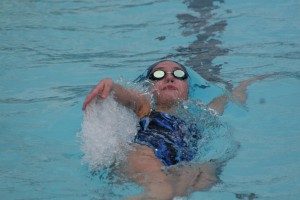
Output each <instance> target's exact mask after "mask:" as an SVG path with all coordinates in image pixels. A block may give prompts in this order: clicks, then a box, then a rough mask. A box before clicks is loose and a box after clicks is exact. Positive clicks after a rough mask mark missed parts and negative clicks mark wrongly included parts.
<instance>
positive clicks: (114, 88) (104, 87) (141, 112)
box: [82, 78, 151, 117]
mask: <svg viewBox="0 0 300 200" xmlns="http://www.w3.org/2000/svg"><path fill="white" fill-rule="evenodd" d="M110 93H113V95H114V99H115V100H116V101H117V102H118V103H120V104H122V105H124V106H126V107H128V108H130V109H132V110H133V111H134V112H135V113H136V115H137V116H138V117H143V116H145V115H146V114H148V113H149V112H150V109H151V107H150V103H149V101H148V100H147V99H146V98H145V97H144V96H143V95H141V94H140V93H139V92H138V91H136V90H128V89H126V88H124V87H123V86H121V85H119V84H116V83H114V82H113V81H112V79H111V78H106V79H103V80H101V81H100V82H99V83H98V84H97V86H96V87H95V88H94V89H93V90H92V91H91V92H90V94H89V95H88V96H87V97H86V99H85V101H84V103H83V106H82V110H85V109H86V107H87V105H88V104H89V103H90V102H91V101H92V100H93V99H94V98H96V97H100V98H102V99H105V98H107V97H108V96H109V94H110Z"/></svg>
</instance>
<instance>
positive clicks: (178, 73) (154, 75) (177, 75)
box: [149, 69, 188, 81]
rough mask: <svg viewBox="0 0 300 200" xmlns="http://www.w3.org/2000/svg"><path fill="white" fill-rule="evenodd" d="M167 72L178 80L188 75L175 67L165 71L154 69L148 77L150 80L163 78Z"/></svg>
mask: <svg viewBox="0 0 300 200" xmlns="http://www.w3.org/2000/svg"><path fill="white" fill-rule="evenodd" d="M167 74H172V75H173V76H174V78H176V79H179V80H185V79H187V77H188V75H187V73H186V72H185V71H183V70H181V69H176V70H174V71H173V72H165V71H163V70H161V69H159V70H156V71H154V72H153V73H152V74H150V76H149V79H150V80H152V81H157V80H161V79H163V78H164V77H165V76H166V75H167Z"/></svg>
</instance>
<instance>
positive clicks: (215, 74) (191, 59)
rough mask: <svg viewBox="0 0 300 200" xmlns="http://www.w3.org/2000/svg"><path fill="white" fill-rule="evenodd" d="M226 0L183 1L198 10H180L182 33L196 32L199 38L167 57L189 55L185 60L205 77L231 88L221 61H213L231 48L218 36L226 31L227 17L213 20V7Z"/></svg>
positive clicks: (189, 7)
mask: <svg viewBox="0 0 300 200" xmlns="http://www.w3.org/2000/svg"><path fill="white" fill-rule="evenodd" d="M223 2H224V1H222V0H186V1H185V2H184V3H185V4H186V5H187V7H188V9H190V10H192V11H194V12H195V14H194V15H192V14H178V15H177V18H178V20H179V23H180V28H181V29H182V30H183V31H182V35H183V36H191V35H194V36H195V37H196V40H195V41H193V42H192V43H191V44H189V45H188V46H186V47H182V46H181V47H178V48H177V52H178V53H177V54H176V55H168V56H166V57H184V58H185V60H186V59H187V60H186V63H185V64H186V65H187V66H190V67H192V68H193V69H194V70H195V71H196V72H197V73H199V74H200V75H201V76H202V77H203V78H205V79H206V80H208V81H212V82H218V83H223V84H225V85H226V86H227V87H228V88H231V85H230V84H229V83H228V82H226V81H225V80H223V79H222V78H220V77H219V74H220V70H221V68H222V64H217V65H214V64H213V60H214V59H215V58H216V57H218V56H223V55H226V54H227V53H228V51H229V50H228V49H226V48H222V47H220V46H221V44H222V41H220V40H218V39H217V37H218V35H219V34H221V33H222V32H223V31H224V29H225V27H226V25H227V23H226V21H225V20H217V21H213V23H212V20H213V17H214V14H213V11H214V10H216V9H218V8H219V7H218V6H216V5H215V4H216V3H223ZM227 12H230V11H227Z"/></svg>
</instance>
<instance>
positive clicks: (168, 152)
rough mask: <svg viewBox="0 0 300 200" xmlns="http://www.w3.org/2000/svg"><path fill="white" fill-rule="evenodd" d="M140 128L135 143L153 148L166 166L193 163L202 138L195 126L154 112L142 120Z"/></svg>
mask: <svg viewBox="0 0 300 200" xmlns="http://www.w3.org/2000/svg"><path fill="white" fill-rule="evenodd" d="M139 126H140V127H139V131H138V133H137V135H136V136H135V138H134V142H135V143H138V144H141V145H146V146H148V147H150V148H152V149H153V151H154V153H155V155H156V157H157V158H158V159H159V160H160V161H161V162H163V163H164V165H165V166H170V165H175V164H177V163H179V162H182V161H191V160H192V159H193V158H194V156H195V155H196V153H197V151H198V149H197V143H198V140H199V139H200V138H201V136H200V133H199V131H198V129H197V127H196V125H195V124H189V125H188V124H187V123H186V122H185V121H183V120H182V119H180V118H178V117H175V116H172V115H169V114H166V113H162V112H155V111H152V112H151V113H150V115H148V116H146V117H144V118H142V119H141V120H140V123H139Z"/></svg>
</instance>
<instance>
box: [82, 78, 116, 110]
mask: <svg viewBox="0 0 300 200" xmlns="http://www.w3.org/2000/svg"><path fill="white" fill-rule="evenodd" d="M112 85H113V82H112V80H111V79H103V80H102V81H100V83H99V84H98V85H97V86H96V87H95V88H94V89H93V90H92V92H91V93H90V94H89V95H88V96H87V97H86V99H85V101H84V103H83V106H82V110H85V109H86V107H87V105H88V104H89V103H90V102H91V101H92V100H93V99H94V98H95V97H97V96H100V97H102V98H106V97H107V96H108V95H109V94H110V92H111V89H112Z"/></svg>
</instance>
